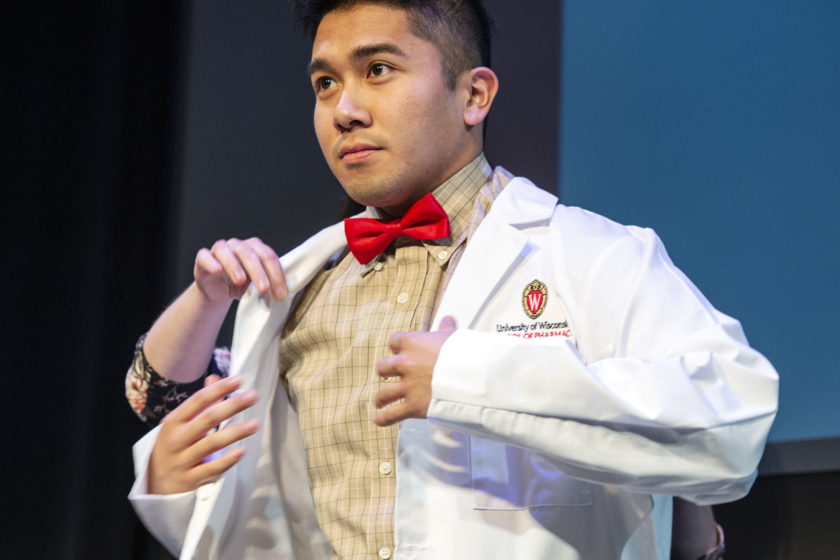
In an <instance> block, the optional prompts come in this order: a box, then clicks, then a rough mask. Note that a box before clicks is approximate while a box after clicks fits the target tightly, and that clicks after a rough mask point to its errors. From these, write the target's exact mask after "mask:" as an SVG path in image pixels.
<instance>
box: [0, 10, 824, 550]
mask: <svg viewBox="0 0 840 560" xmlns="http://www.w3.org/2000/svg"><path fill="white" fill-rule="evenodd" d="M226 4H227V3H224V2H219V1H208V2H202V3H197V4H196V5H195V6H193V5H192V3H190V2H186V1H183V0H181V1H167V2H144V3H137V2H127V1H121V0H113V1H111V2H108V3H101V4H90V5H87V4H75V5H70V4H68V5H63V4H62V5H56V4H49V5H46V4H45V5H39V4H38V3H28V4H23V3H21V4H15V5H13V6H9V5H4V6H3V7H0V22H2V23H0V26H2V29H0V30H1V31H2V34H0V45H2V51H0V56H2V59H0V60H2V66H0V72H2V74H0V79H1V80H2V81H0V84H1V86H0V87H2V89H0V116H2V126H0V130H2V136H1V137H2V141H3V144H2V146H3V149H2V151H0V165H2V167H0V169H2V176H0V180H2V184H3V202H4V203H3V204H2V205H0V206H2V220H0V223H2V228H3V229H2V232H3V236H2V241H3V253H2V254H3V274H2V278H3V280H2V310H3V321H2V329H3V331H2V336H0V341H2V347H0V349H1V350H0V366H1V367H2V370H1V371H2V374H0V399H2V401H0V421H2V423H3V426H4V428H5V429H4V430H3V439H2V444H3V445H2V450H3V455H2V461H0V465H2V466H0V492H2V494H0V499H2V502H0V503H2V504H3V513H2V518H1V519H0V521H2V524H0V527H2V533H3V537H2V539H0V558H4V559H5V558H9V559H17V558H70V559H74V558H79V559H81V558H85V559H87V558H107V559H111V558H138V559H147V558H148V559H152V558H166V557H168V556H167V555H166V553H165V552H163V551H162V550H161V548H160V547H159V545H157V543H155V542H154V540H153V539H151V538H150V537H149V536H148V534H147V533H146V532H145V530H144V529H143V528H142V527H141V526H140V525H139V523H138V522H137V521H136V518H135V516H134V513H133V512H132V511H131V508H130V506H129V504H128V501H127V500H126V498H125V496H126V494H127V493H128V489H129V488H130V485H131V482H132V479H133V473H132V466H131V456H130V447H131V444H132V443H133V442H134V441H135V440H136V439H137V438H139V437H140V435H142V433H144V432H145V428H144V427H143V426H142V425H141V424H140V422H139V421H138V420H137V419H136V418H135V417H134V415H133V413H132V412H131V411H130V409H129V408H128V406H127V404H126V403H125V400H124V398H123V396H122V392H123V386H122V384H123V377H124V372H125V370H126V368H127V366H128V364H129V362H130V359H131V352H132V350H133V346H134V342H135V340H136V338H137V336H138V335H139V334H140V333H141V332H143V331H144V330H145V329H146V328H147V327H148V325H149V324H150V323H151V322H152V321H153V320H154V318H155V316H156V315H157V314H158V313H159V312H160V310H162V309H163V307H164V306H165V305H166V303H167V301H169V300H170V299H171V298H172V297H174V295H175V294H176V293H177V292H178V291H180V290H181V289H183V287H184V286H185V285H186V282H187V281H188V274H189V270H190V268H191V264H190V263H191V262H192V256H193V255H194V254H195V251H196V250H197V249H198V248H199V247H200V246H201V245H207V244H210V243H212V241H213V240H214V239H215V238H218V237H226V236H230V235H239V236H245V235H260V236H262V237H264V238H265V239H266V240H268V241H269V242H270V243H271V244H273V245H274V246H276V247H277V248H278V250H282V249H284V248H288V247H291V246H292V245H293V244H294V243H296V242H298V241H300V240H302V239H303V238H305V237H306V236H308V235H309V234H310V233H311V232H313V231H314V230H315V229H317V228H318V227H319V226H320V225H325V224H327V223H329V222H331V221H332V216H333V215H337V213H338V208H339V201H340V191H339V190H338V187H337V185H336V183H335V181H334V180H333V179H332V178H331V177H330V175H329V173H328V171H327V170H326V166H325V164H324V163H323V161H322V159H321V156H320V154H319V153H318V150H317V146H316V144H315V140H314V135H313V134H312V132H311V106H312V100H311V93H310V92H309V87H308V84H307V81H306V77H305V72H304V68H305V63H306V61H307V60H308V41H306V40H305V39H304V38H302V37H301V36H300V35H299V34H297V33H296V32H295V31H293V30H292V28H291V24H290V22H289V17H288V14H287V10H286V5H285V2H268V1H263V2H254V3H250V4H249V5H248V6H246V7H243V6H236V7H235V8H234V7H232V6H228V5H226ZM488 6H489V7H490V9H491V11H492V12H493V13H494V15H495V17H496V19H497V21H498V22H499V26H498V27H499V29H498V35H497V41H496V45H497V48H496V49H495V55H496V61H495V62H496V63H495V68H496V70H497V72H498V73H499V75H500V77H501V79H502V84H503V86H502V90H501V92H500V96H499V98H498V101H497V103H496V105H495V106H494V111H493V117H492V119H491V123H490V131H489V137H488V147H487V153H488V156H489V157H490V159H491V162H492V163H502V164H504V165H505V166H506V167H509V168H510V169H511V170H512V171H514V172H519V173H523V174H527V175H528V176H530V177H531V178H532V179H534V180H535V181H536V182H537V183H538V184H540V185H541V186H544V187H545V188H547V189H548V190H552V191H556V190H557V187H558V185H557V170H558V169H559V168H560V163H562V162H559V163H558V161H557V158H558V156H557V154H558V153H559V150H558V138H557V136H558V132H557V131H558V130H559V126H558V124H559V123H560V122H561V117H562V115H560V114H559V109H558V104H557V103H556V99H557V98H558V96H559V91H560V85H561V84H560V74H559V73H558V72H557V71H556V69H557V68H559V67H560V62H559V60H560V54H561V53H560V50H561V47H560V44H561V43H560V40H559V30H560V24H561V21H562V13H561V10H560V8H559V7H558V5H557V4H555V3H552V2H536V1H530V2H503V1H502V0H495V1H492V2H488ZM221 23H224V25H220V24H221ZM546 45H549V46H550V47H551V48H545V47H546ZM503 54H504V55H505V57H506V58H503V57H502V55H503ZM206 57H209V58H206ZM266 61H268V65H266ZM534 69H537V71H535V70H534ZM542 69H547V70H546V71H542ZM246 82H247V83H248V84H258V85H257V86H249V88H245V87H242V88H240V89H237V88H236V87H232V85H233V86H235V85H236V84H241V83H246ZM259 84H263V85H262V86H260V85H259ZM278 92H279V93H278ZM188 100H189V103H188V102H187V101H188ZM222 156H224V157H225V158H226V159H227V160H229V161H232V162H234V163H233V164H231V165H230V166H228V167H226V168H220V167H219V166H216V165H211V164H213V163H214V162H216V161H217V160H218V159H219V158H220V157H222ZM496 158H501V159H499V161H497V160H496ZM220 169H221V170H220ZM278 175H279V176H280V177H282V180H281V181H278V179H277V177H278ZM279 183H282V184H279ZM301 208H305V210H301ZM838 486H840V484H839V483H838V475H837V473H836V472H828V473H822V474H807V473H803V474H797V475H785V476H782V475H778V476H765V477H762V478H760V479H759V481H758V483H757V485H756V487H755V489H754V491H753V493H752V494H751V495H750V497H748V498H747V499H745V500H742V501H741V502H737V503H735V504H732V505H727V506H723V507H720V508H718V509H717V512H718V517H719V518H720V519H722V521H723V523H724V526H725V528H726V531H727V540H728V542H729V545H730V557H731V558H832V557H836V551H837V550H838V545H840V543H838V539H839V538H840V537H838V534H837V532H836V521H837V514H836V513H834V512H835V510H836V503H837V502H838V497H840V496H838V494H840V489H838ZM832 554H834V556H832Z"/></svg>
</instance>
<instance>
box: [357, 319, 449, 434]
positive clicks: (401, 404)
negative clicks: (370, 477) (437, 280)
mask: <svg viewBox="0 0 840 560" xmlns="http://www.w3.org/2000/svg"><path fill="white" fill-rule="evenodd" d="M453 332H455V319H453V318H452V317H450V316H446V317H444V318H443V319H442V320H441V322H440V330H437V331H434V332H417V331H415V332H401V333H395V334H394V335H392V336H391V341H390V346H391V351H392V352H393V353H394V355H393V356H391V357H389V358H382V359H381V360H379V361H378V362H376V373H378V374H379V376H380V377H383V378H385V379H389V378H394V379H393V380H391V381H390V382H389V383H387V384H386V385H384V386H383V387H382V388H381V389H380V390H379V392H378V393H376V397H374V402H375V404H376V408H378V409H379V412H378V413H377V414H376V416H375V417H374V418H373V422H374V423H375V424H377V425H378V426H390V425H392V424H396V423H397V422H400V421H402V420H406V419H408V418H425V417H426V412H427V411H428V410H429V403H431V401H432V372H433V371H434V368H435V363H436V362H437V359H438V355H439V354H440V349H441V347H442V346H443V343H444V342H446V339H447V338H449V336H450V335H451V334H452V333H453Z"/></svg>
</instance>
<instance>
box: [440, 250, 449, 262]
mask: <svg viewBox="0 0 840 560" xmlns="http://www.w3.org/2000/svg"><path fill="white" fill-rule="evenodd" d="M448 256H449V253H448V252H447V251H446V249H444V250H442V251H441V252H440V253H438V260H441V261H445V260H446V257H448Z"/></svg>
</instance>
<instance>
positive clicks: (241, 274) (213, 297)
mask: <svg viewBox="0 0 840 560" xmlns="http://www.w3.org/2000/svg"><path fill="white" fill-rule="evenodd" d="M193 275H194V276H195V283H196V286H197V287H198V289H199V291H200V292H201V294H202V295H203V296H204V297H205V298H206V299H207V301H209V302H213V303H221V302H227V301H230V300H231V299H239V298H241V297H242V295H243V294H244V293H245V290H247V289H248V285H249V283H250V282H253V283H254V286H256V288H257V290H258V291H259V293H260V294H265V293H267V292H268V291H269V290H270V291H271V294H272V295H273V296H274V297H275V298H277V299H278V300H280V299H283V298H284V297H286V293H287V290H286V278H285V276H283V269H282V267H281V266H280V260H279V259H278V258H277V253H275V252H274V250H273V249H272V248H271V247H269V246H268V245H266V244H265V243H263V242H262V241H261V240H260V239H259V238H257V237H252V238H250V239H246V240H244V241H243V240H241V239H236V238H233V239H228V240H224V239H220V240H218V241H216V242H215V243H214V244H213V247H211V248H210V249H201V250H200V251H199V252H198V254H197V255H196V257H195V268H194V270H193Z"/></svg>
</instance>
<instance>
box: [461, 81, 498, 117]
mask: <svg viewBox="0 0 840 560" xmlns="http://www.w3.org/2000/svg"><path fill="white" fill-rule="evenodd" d="M469 79H470V83H469V88H470V89H469V98H468V99H467V106H466V107H465V108H464V122H465V123H466V124H467V125H468V126H475V125H477V124H480V123H481V122H482V121H483V120H484V118H485V117H486V116H487V113H489V112H490V106H491V105H492V104H493V99H495V97H496V92H497V91H499V78H498V77H496V73H495V72H493V71H492V70H490V69H489V68H487V67H486V66H479V67H477V68H473V69H472V70H470V72H469Z"/></svg>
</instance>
